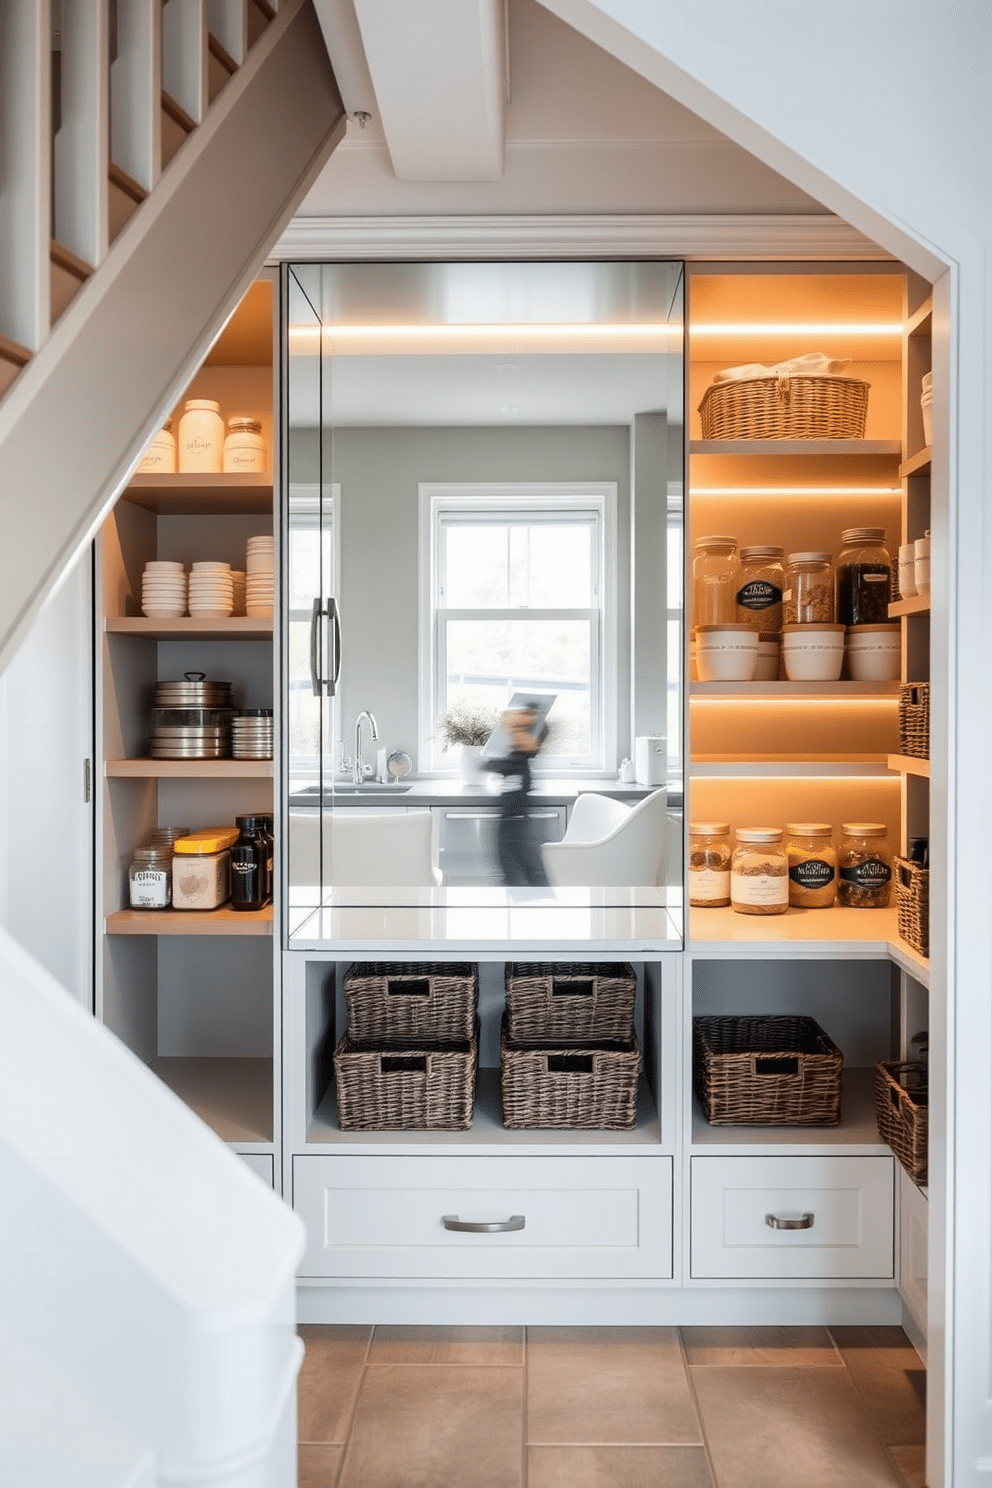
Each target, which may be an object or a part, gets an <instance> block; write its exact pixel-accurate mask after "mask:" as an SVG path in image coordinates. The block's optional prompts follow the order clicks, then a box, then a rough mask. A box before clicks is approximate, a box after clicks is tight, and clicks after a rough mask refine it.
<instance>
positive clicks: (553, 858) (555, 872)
mask: <svg viewBox="0 0 992 1488" xmlns="http://www.w3.org/2000/svg"><path fill="white" fill-rule="evenodd" d="M667 807H668V791H667V790H666V789H664V787H663V788H662V789H661V790H656V791H652V792H651V794H650V795H649V796H645V797H644V799H643V800H642V801H638V803H637V805H636V806H625V805H624V804H623V802H622V801H613V800H611V799H610V797H609V796H599V795H597V794H596V793H595V792H594V791H583V792H582V793H581V794H580V795H578V796H576V798H575V805H574V806H573V807H572V811H571V814H570V816H569V819H568V826H567V828H566V830H565V835H564V837H563V838H562V840H561V841H560V842H545V843H544V844H543V845H542V847H541V854H542V856H543V858H544V869H545V872H546V873H547V875H548V879H549V880H550V882H551V883H552V884H553V885H555V886H556V887H558V886H561V885H565V884H577V885H582V886H586V887H594V888H599V887H604V886H618V887H639V886H641V885H643V884H657V883H658V882H659V877H660V874H661V871H662V864H663V863H664V862H665V849H666V832H667V830H668V814H667Z"/></svg>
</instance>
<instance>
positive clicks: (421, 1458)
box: [299, 1326, 925, 1488]
mask: <svg viewBox="0 0 992 1488" xmlns="http://www.w3.org/2000/svg"><path fill="white" fill-rule="evenodd" d="M300 1332H301V1335H302V1337H303V1339H304V1342H305V1343H306V1348H307V1354H306V1359H305V1361H304V1365H303V1370H302V1373H301V1376H300V1385H299V1441H300V1448H299V1454H300V1455H299V1483H300V1488H796V1485H801V1488H838V1485H843V1488H924V1478H923V1427H924V1409H923V1400H924V1382H925V1376H924V1370H923V1366H922V1364H921V1362H920V1359H919V1357H918V1355H917V1354H916V1352H915V1351H914V1349H913V1348H912V1346H911V1345H910V1343H909V1341H908V1339H907V1338H906V1335H905V1334H904V1333H903V1331H902V1330H901V1329H900V1328H878V1327H875V1328H872V1327H858V1328H547V1327H544V1328H510V1327H508V1328H448V1327H432V1328H424V1327H420V1328H416V1327H398V1326H393V1327H382V1326H379V1327H375V1328H372V1327H359V1326H335V1327H323V1326H321V1327H317V1326H305V1327H302V1328H301V1329H300Z"/></svg>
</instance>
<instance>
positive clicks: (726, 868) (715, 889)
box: [689, 822, 731, 909]
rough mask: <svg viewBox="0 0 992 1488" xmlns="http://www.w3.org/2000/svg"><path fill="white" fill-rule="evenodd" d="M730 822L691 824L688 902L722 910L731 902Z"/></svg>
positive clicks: (697, 906)
mask: <svg viewBox="0 0 992 1488" xmlns="http://www.w3.org/2000/svg"><path fill="white" fill-rule="evenodd" d="M730 856H731V853H730V823H729V822H690V823H689V903H690V904H691V905H692V906H693V907H694V908H697V909H719V908H721V907H722V906H726V905H728V904H729V903H730Z"/></svg>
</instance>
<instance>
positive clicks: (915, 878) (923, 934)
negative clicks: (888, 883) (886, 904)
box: [892, 858, 930, 956]
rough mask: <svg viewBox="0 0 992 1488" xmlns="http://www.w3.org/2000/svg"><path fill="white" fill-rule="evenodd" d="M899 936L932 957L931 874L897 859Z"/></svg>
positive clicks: (908, 862) (904, 859)
mask: <svg viewBox="0 0 992 1488" xmlns="http://www.w3.org/2000/svg"><path fill="white" fill-rule="evenodd" d="M892 866H893V868H894V869H895V881H896V910H897V913H898V916H899V934H900V935H901V936H902V938H903V940H905V941H907V942H908V943H909V944H910V945H911V946H912V947H913V949H914V950H915V951H919V953H920V955H921V956H929V954H930V870H929V869H928V868H921V867H920V865H919V863H911V862H910V861H909V859H908V858H893V860H892Z"/></svg>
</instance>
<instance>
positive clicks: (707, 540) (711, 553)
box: [692, 537, 741, 626]
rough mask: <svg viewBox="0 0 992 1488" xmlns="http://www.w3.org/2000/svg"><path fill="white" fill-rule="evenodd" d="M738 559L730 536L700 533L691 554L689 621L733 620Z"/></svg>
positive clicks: (722, 622)
mask: <svg viewBox="0 0 992 1488" xmlns="http://www.w3.org/2000/svg"><path fill="white" fill-rule="evenodd" d="M740 572H741V566H740V560H739V559H738V557H737V541H736V539H735V538H733V537H701V538H699V539H698V541H697V542H696V545H695V547H694V549H693V558H692V623H693V625H694V626H695V625H734V624H736V623H737V591H738V589H739V588H740Z"/></svg>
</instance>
